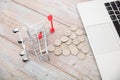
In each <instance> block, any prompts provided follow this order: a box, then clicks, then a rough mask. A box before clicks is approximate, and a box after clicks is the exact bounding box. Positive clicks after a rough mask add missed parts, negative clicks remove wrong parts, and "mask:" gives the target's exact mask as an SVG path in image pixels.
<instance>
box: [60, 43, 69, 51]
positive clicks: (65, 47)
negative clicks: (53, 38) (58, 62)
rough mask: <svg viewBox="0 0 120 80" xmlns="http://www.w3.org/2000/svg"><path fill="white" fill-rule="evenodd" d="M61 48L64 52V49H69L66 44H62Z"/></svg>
mask: <svg viewBox="0 0 120 80" xmlns="http://www.w3.org/2000/svg"><path fill="white" fill-rule="evenodd" d="M60 48H61V49H62V50H63V49H67V48H68V45H66V44H62V45H61V46H60Z"/></svg>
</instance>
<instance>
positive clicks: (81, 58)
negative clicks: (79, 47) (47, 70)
mask: <svg viewBox="0 0 120 80" xmlns="http://www.w3.org/2000/svg"><path fill="white" fill-rule="evenodd" d="M77 57H78V58H79V59H80V60H83V59H85V58H86V55H85V54H84V53H82V52H80V53H79V54H78V55H77Z"/></svg>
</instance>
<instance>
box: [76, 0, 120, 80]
mask: <svg viewBox="0 0 120 80" xmlns="http://www.w3.org/2000/svg"><path fill="white" fill-rule="evenodd" d="M111 1H115V0H100V1H99V0H98V1H88V2H83V3H79V4H78V5H77V8H78V11H79V14H80V17H81V20H82V22H83V26H84V28H85V31H86V33H87V37H88V40H89V43H90V46H91V48H92V50H93V54H94V56H95V59H96V62H97V66H98V69H99V71H100V74H101V77H102V80H120V62H119V60H120V38H119V35H118V33H117V31H116V29H115V27H114V25H113V22H112V20H111V18H110V16H109V14H108V12H107V10H106V8H105V5H104V3H105V2H111Z"/></svg>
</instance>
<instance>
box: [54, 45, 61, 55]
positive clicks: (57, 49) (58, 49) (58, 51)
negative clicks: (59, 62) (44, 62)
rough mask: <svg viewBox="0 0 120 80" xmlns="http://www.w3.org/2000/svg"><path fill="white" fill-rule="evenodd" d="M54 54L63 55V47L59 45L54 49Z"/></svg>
mask: <svg viewBox="0 0 120 80" xmlns="http://www.w3.org/2000/svg"><path fill="white" fill-rule="evenodd" d="M54 54H55V55H56V56H59V55H61V54H62V50H61V48H60V47H57V48H56V49H55V50H54Z"/></svg>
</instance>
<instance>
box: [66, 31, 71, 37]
mask: <svg viewBox="0 0 120 80" xmlns="http://www.w3.org/2000/svg"><path fill="white" fill-rule="evenodd" d="M71 33H72V32H71V31H70V30H66V31H65V32H64V36H67V37H68V36H70V35H71Z"/></svg>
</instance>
